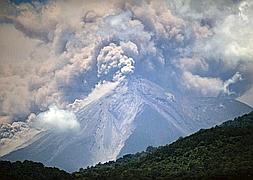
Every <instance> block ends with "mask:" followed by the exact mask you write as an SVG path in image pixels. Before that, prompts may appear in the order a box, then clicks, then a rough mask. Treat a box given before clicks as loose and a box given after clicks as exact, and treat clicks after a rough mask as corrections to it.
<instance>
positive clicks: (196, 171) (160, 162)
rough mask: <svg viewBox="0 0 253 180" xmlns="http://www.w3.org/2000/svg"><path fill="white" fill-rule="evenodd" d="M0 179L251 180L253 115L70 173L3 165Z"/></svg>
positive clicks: (38, 165) (38, 166)
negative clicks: (167, 143)
mask: <svg viewBox="0 0 253 180" xmlns="http://www.w3.org/2000/svg"><path fill="white" fill-rule="evenodd" d="M0 179H80V180H86V179H87V180H92V179H99V180H100V179H119V180H120V179H133V180H134V179H143V180H144V179H145V180H149V179H253V112H251V113H249V114H246V115H243V116H241V117H238V118H235V119H234V120H231V121H227V122H225V123H223V124H222V125H220V126H216V127H213V128H211V129H206V130H204V129H201V130H200V131H198V132H197V133H195V134H193V135H190V136H188V137H185V138H179V139H178V140H177V141H176V142H174V143H172V144H169V145H165V146H161V147H147V150H146V151H145V152H140V153H136V154H128V155H125V156H123V157H122V158H119V159H118V160H117V161H115V162H114V161H111V162H107V163H105V164H101V163H99V164H97V165H96V166H94V167H88V168H86V169H83V168H81V169H80V170H79V171H78V172H74V173H73V174H68V173H66V172H64V171H61V170H59V169H57V168H48V167H45V166H44V165H43V164H41V163H34V162H31V161H24V162H23V163H21V162H14V163H10V162H7V161H2V162H1V163H0Z"/></svg>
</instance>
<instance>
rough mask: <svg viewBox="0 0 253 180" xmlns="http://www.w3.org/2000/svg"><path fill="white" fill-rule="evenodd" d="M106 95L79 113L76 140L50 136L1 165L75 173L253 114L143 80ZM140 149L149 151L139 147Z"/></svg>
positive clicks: (121, 85)
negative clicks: (38, 165)
mask: <svg viewBox="0 0 253 180" xmlns="http://www.w3.org/2000/svg"><path fill="white" fill-rule="evenodd" d="M105 90H108V91H103V92H102V95H101V96H98V97H95V98H93V99H94V100H93V101H92V98H91V100H90V101H88V102H89V103H87V101H84V103H83V104H82V102H81V103H79V104H77V106H76V107H75V114H76V116H77V119H78V121H79V123H80V126H81V128H80V131H79V132H77V133H76V134H75V133H71V132H68V133H55V132H51V131H47V132H45V133H44V135H43V136H41V137H40V138H39V139H38V140H36V141H35V142H33V143H32V144H29V145H28V146H27V147H24V148H22V149H19V150H16V151H14V152H11V153H9V154H7V155H5V156H3V157H2V158H1V159H4V160H25V159H28V160H35V161H40V162H43V163H44V164H45V165H48V166H57V167H59V168H62V169H65V170H67V171H70V172H71V171H75V170H77V169H78V168H80V167H85V166H90V165H95V164H97V163H98V162H107V161H110V160H115V159H116V158H117V157H120V156H122V155H124V154H128V153H135V152H138V151H142V150H144V149H145V148H146V147H147V146H149V145H155V146H159V145H162V144H164V143H169V142H173V141H175V140H176V139H177V138H178V137H180V136H186V135H189V134H191V133H193V132H195V131H197V130H199V129H201V128H207V127H211V126H214V125H217V124H220V123H222V122H223V121H225V120H228V119H231V118H234V117H235V116H239V115H241V114H243V113H247V112H249V111H251V110H252V108H251V107H249V106H247V105H245V104H243V103H240V102H238V101H236V100H233V99H219V98H211V99H208V100H207V99H205V98H204V100H202V101H201V100H198V99H196V98H194V99H187V98H185V97H180V96H179V95H178V94H173V93H172V92H169V91H168V90H165V89H163V88H162V87H160V86H159V85H157V84H155V83H153V82H151V81H148V80H146V79H141V78H131V81H130V80H122V81H121V82H118V83H117V84H112V86H110V85H108V86H107V87H106V88H105ZM103 93H104V94H103ZM220 104H223V106H224V108H221V107H220ZM203 109H205V111H203ZM207 109H209V111H210V112H209V111H208V112H209V113H207V111H206V110H207ZM215 114H216V115H215ZM151 117H152V119H151ZM146 119H149V121H146ZM140 122H142V123H141V124H140ZM157 122H163V124H162V125H161V124H160V123H157ZM143 124H145V126H146V127H156V129H164V127H166V126H167V129H164V130H163V131H162V132H159V131H154V129H152V128H151V129H149V131H148V132H147V129H145V128H144V127H145V126H144V125H143ZM154 132H156V136H154V134H153V133H154ZM146 135H148V136H149V137H156V138H155V139H153V140H152V141H150V140H149V139H147V140H143V137H145V136H146ZM157 142H160V143H157ZM140 143H142V144H143V145H142V146H138V144H140ZM133 144H134V145H136V146H132V145H133Z"/></svg>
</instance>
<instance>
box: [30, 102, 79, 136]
mask: <svg viewBox="0 0 253 180" xmlns="http://www.w3.org/2000/svg"><path fill="white" fill-rule="evenodd" d="M33 125H34V126H35V127H37V128H42V129H47V130H53V131H56V132H57V131H58V132H65V131H69V130H71V131H72V130H73V131H78V130H79V129H80V124H79V122H78V121H77V119H76V116H75V114H74V113H73V112H70V111H67V110H61V109H58V108H57V106H55V105H52V106H50V107H49V110H48V111H45V112H42V113H40V114H39V115H38V116H37V117H36V118H35V120H34V122H33Z"/></svg>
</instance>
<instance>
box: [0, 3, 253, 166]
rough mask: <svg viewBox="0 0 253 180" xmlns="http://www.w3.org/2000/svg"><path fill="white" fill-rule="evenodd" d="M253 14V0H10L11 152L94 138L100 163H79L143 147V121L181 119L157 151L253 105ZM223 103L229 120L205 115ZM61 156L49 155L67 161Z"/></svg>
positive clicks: (4, 56) (4, 146)
mask: <svg viewBox="0 0 253 180" xmlns="http://www.w3.org/2000/svg"><path fill="white" fill-rule="evenodd" d="M252 19H253V1H251V0H198V1H197V0H164V1H162V0H158V1H157V0H146V1H145V0H125V1H119V0H106V1H103V0H97V1H91V0H84V1H83V0H73V1H72V0H38V1H35V0H34V1H31V0H10V1H8V0H2V1H0V156H4V155H8V153H10V152H12V151H14V150H18V149H20V148H24V147H28V149H35V147H39V145H38V146H35V145H33V144H34V143H35V144H36V142H38V141H40V140H41V138H46V136H48V137H51V135H50V133H52V132H53V133H54V135H55V136H54V135H52V136H53V137H59V139H61V138H62V139H61V140H59V141H57V142H60V141H63V139H64V138H66V137H68V138H70V137H71V142H72V140H73V142H77V141H78V142H79V139H78V138H81V136H82V137H85V138H88V137H89V138H90V137H91V136H92V138H93V136H94V139H95V140H94V144H96V145H85V148H86V146H87V147H90V149H92V152H91V154H92V153H93V152H94V153H93V154H92V155H90V156H91V157H92V158H93V159H91V160H89V161H88V160H87V162H86V161H85V162H78V163H77V165H76V166H77V167H81V166H86V165H90V164H92V165H93V164H96V163H97V162H100V161H101V162H106V161H107V160H115V159H116V158H117V157H119V156H120V155H122V154H124V153H125V152H126V153H127V152H136V151H137V150H138V151H139V150H141V148H142V147H141V148H139V147H136V146H135V147H136V148H134V149H132V146H131V148H130V149H129V148H125V149H124V147H126V145H127V142H130V139H131V138H130V139H129V137H137V135H136V136H133V132H135V131H134V130H135V129H138V128H137V127H139V126H140V127H142V128H144V127H145V128H146V129H147V128H149V126H148V125H147V124H146V125H147V126H144V125H140V124H141V121H138V122H137V121H136V124H134V123H133V122H135V120H134V119H143V118H144V119H145V118H147V117H154V119H165V120H166V121H167V120H168V119H170V118H171V119H173V120H169V125H168V127H172V126H173V127H174V128H172V129H171V131H170V132H173V133H171V134H169V135H168V136H166V137H165V135H162V134H161V136H159V137H158V139H161V137H164V141H162V140H161V142H160V141H158V142H157V141H155V140H154V141H152V142H151V141H147V143H146V142H145V143H144V141H141V142H143V147H146V146H147V145H149V143H151V145H153V144H152V143H153V142H157V143H160V144H163V143H165V142H167V141H166V140H168V139H169V140H170V141H173V140H175V139H177V138H178V137H179V136H184V135H188V134H190V133H192V132H195V131H196V130H198V129H200V128H202V127H205V128H206V127H211V126H213V125H216V124H218V123H220V122H223V120H227V118H232V117H234V116H236V115H239V114H241V113H242V112H249V111H250V110H249V109H250V106H251V107H252V106H253V21H252ZM159 98H160V99H159ZM197 98H203V99H208V98H209V99H208V101H207V100H206V101H205V103H204V100H201V101H197V100H196V102H195V101H194V102H193V101H191V100H190V99H194V100H195V99H197ZM210 98H213V99H215V100H214V101H215V102H213V101H211V100H210ZM161 99H162V100H161ZM186 99H187V100H186ZM221 99H222V100H221ZM223 99H224V100H223ZM216 101H217V102H216ZM232 101H233V102H235V104H236V103H237V104H238V103H240V102H242V105H241V106H240V108H237V104H236V106H232V105H231V107H230V106H228V105H227V104H226V103H227V102H232ZM190 102H192V103H193V105H192V106H191V107H192V109H189V108H188V104H189V103H190ZM166 103H167V104H166ZM168 103H170V104H168ZM203 104H204V105H203ZM207 104H208V105H207ZM211 104H212V106H213V104H215V108H212V109H213V110H214V111H216V109H217V112H219V113H222V111H224V113H226V114H227V115H224V116H223V115H222V116H223V117H224V118H225V119H222V118H220V119H219V120H216V121H213V122H211V120H210V118H209V116H210V117H211V116H212V115H211V114H212V113H210V115H207V114H206V112H204V111H202V110H201V112H202V114H201V115H199V114H200V112H199V111H198V108H203V107H206V108H210V107H211ZM247 105H248V106H247ZM246 106H247V107H246ZM167 107H169V109H170V108H171V107H173V108H171V109H175V111H174V110H173V112H172V110H169V111H170V113H168V112H167V111H166V110H165V109H166V108H167ZM213 107H214V106H213ZM238 107H239V106H238ZM244 107H245V108H244ZM219 108H221V109H222V108H224V109H226V110H218V109H219ZM247 108H248V109H247ZM150 109H151V110H150ZM232 109H236V110H232ZM239 109H243V110H242V111H240V112H239ZM195 110H196V111H198V115H199V116H197V115H196V114H197V113H196V114H194V113H195ZM229 110H231V111H233V112H235V111H237V110H238V113H235V114H233V113H231V112H230V111H229ZM181 111H182V112H181ZM96 113H101V114H96ZM141 113H142V115H140V114H141ZM149 113H150V114H149ZM158 114H159V115H158ZM214 114H215V113H214ZM207 116H208V117H207ZM217 116H218V115H217ZM196 118H199V119H201V118H202V119H203V122H197V121H195V120H196ZM108 119H110V121H109V120H108ZM211 119H212V118H211ZM161 123H162V121H161V122H160V121H156V122H152V123H151V122H150V124H154V125H150V126H156V125H157V124H159V127H157V128H162V126H163V125H160V124H161ZM157 126H158V125H157ZM160 126H161V127H160ZM93 128H94V130H93ZM101 129H103V130H101ZM175 129H176V130H175ZM161 131H162V130H161ZM161 131H160V132H161ZM145 132H146V131H145ZM164 132H166V131H165V130H164ZM138 133H139V132H138ZM59 134H60V135H59ZM98 134H102V135H101V137H100V136H98ZM131 135H132V136H131ZM60 137H61V138H60ZM98 137H100V138H102V139H103V140H100V139H99V138H98ZM139 137H140V136H139V135H138V138H139ZM48 139H50V138H47V140H48ZM52 139H54V138H52ZM56 139H57V138H56ZM77 139H78V140H77ZM41 141H42V140H41ZM90 141H92V142H93V140H89V141H88V140H87V141H85V143H86V142H87V143H91V142H90ZM43 142H47V141H46V140H45V141H43ZM80 142H81V140H80ZM91 144H92V143H91ZM137 144H138V143H137ZM65 145H66V146H65ZM154 145H159V144H154ZM69 146H72V145H71V144H70V143H69V144H68V145H67V144H64V145H62V149H67V148H66V147H69ZM80 146H81V145H80ZM63 147H64V148H63ZM83 147H84V146H83ZM129 147H130V145H129ZM50 148H51V147H50ZM78 148H79V147H77V149H78ZM138 148H139V149H138ZM73 149H74V148H73ZM79 149H80V148H79ZM87 149H88V148H87ZM94 149H95V150H94ZM35 151H36V150H34V152H35ZM56 151H57V152H59V151H61V148H59V149H58V150H56ZM56 151H55V153H56ZM73 151H74V150H73ZM90 151H91V150H90ZM29 152H30V151H29ZM39 152H40V151H39ZM45 152H46V150H45ZM64 152H65V151H64ZM95 152H96V153H95ZM22 153H24V154H25V153H26V152H25V151H24V152H23V151H22ZM22 153H21V154H22ZM66 154H68V153H67V152H66ZM66 154H65V156H66ZM19 156H20V157H21V155H20V154H19ZM56 156H57V155H54V156H53V155H52V159H51V160H52V161H51V160H49V161H46V160H45V161H44V160H41V161H42V162H46V164H49V165H58V164H57V163H58V162H60V160H59V161H58V160H55V161H54V159H53V158H54V157H56ZM13 157H14V156H13ZM15 157H16V156H15ZM22 158H23V155H22ZM22 158H21V159H22ZM36 158H37V157H36ZM36 158H35V159H36ZM7 159H12V157H11V156H10V158H8V157H7ZM29 159H32V160H33V159H34V157H32V156H31V157H30V158H29ZM36 160H37V159H36ZM39 160H40V159H39ZM61 160H62V159H61ZM70 164H71V163H70ZM60 167H62V168H63V169H64V168H65V169H67V170H69V171H73V170H76V169H77V167H73V168H70V167H66V166H65V165H62V166H61V165H60Z"/></svg>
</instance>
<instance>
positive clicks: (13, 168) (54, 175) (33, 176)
mask: <svg viewBox="0 0 253 180" xmlns="http://www.w3.org/2000/svg"><path fill="white" fill-rule="evenodd" d="M0 179H1V180H37V179H38V180H71V179H73V176H72V175H71V174H69V173H67V172H65V171H63V170H60V169H58V168H53V167H45V166H44V165H43V164H42V163H38V162H33V161H27V160H25V161H24V162H20V161H16V162H9V161H0Z"/></svg>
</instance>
